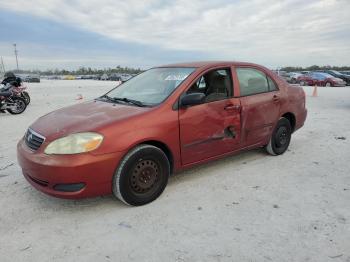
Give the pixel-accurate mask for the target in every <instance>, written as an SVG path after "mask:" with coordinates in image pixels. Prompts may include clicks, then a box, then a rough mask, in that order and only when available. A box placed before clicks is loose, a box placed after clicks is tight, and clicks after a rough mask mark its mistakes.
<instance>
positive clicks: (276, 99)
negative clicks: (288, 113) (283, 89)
mask: <svg viewBox="0 0 350 262" xmlns="http://www.w3.org/2000/svg"><path fill="white" fill-rule="evenodd" d="M272 100H273V101H274V102H279V101H280V98H279V96H278V95H274V96H273V98H272Z"/></svg>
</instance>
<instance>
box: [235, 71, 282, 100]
mask: <svg viewBox="0 0 350 262" xmlns="http://www.w3.org/2000/svg"><path fill="white" fill-rule="evenodd" d="M237 76H238V81H239V86H240V91H241V96H249V95H254V94H259V93H265V92H268V91H269V84H268V82H267V77H266V75H265V74H264V73H263V72H261V71H259V70H256V69H253V68H237ZM275 88H276V86H275Z"/></svg>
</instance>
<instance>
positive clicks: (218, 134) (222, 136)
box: [179, 68, 241, 165]
mask: <svg viewBox="0 0 350 262" xmlns="http://www.w3.org/2000/svg"><path fill="white" fill-rule="evenodd" d="M198 92H201V93H204V94H205V95H206V100H205V103H203V104H200V105H195V106H191V107H187V108H180V109H179V123H180V141H181V159H182V164H183V165H186V164H190V163H194V162H198V161H201V160H204V159H208V158H211V157H214V156H218V155H221V154H224V153H227V152H230V151H234V150H236V149H238V147H239V145H240V129H241V125H240V100H239V98H233V97H232V94H233V87H232V74H231V70H230V69H228V68H224V69H215V70H212V71H209V72H207V73H205V74H203V75H202V76H201V77H199V78H198V79H197V80H196V81H195V83H194V84H192V86H191V87H190V88H189V89H188V90H187V93H198Z"/></svg>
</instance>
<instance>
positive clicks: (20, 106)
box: [7, 97, 27, 115]
mask: <svg viewBox="0 0 350 262" xmlns="http://www.w3.org/2000/svg"><path fill="white" fill-rule="evenodd" d="M11 100H12V101H13V106H11V108H8V109H7V112H9V113H10V114H12V115H18V114H21V113H23V112H24V110H26V108H27V105H26V102H25V101H24V99H23V98H21V97H12V98H11Z"/></svg>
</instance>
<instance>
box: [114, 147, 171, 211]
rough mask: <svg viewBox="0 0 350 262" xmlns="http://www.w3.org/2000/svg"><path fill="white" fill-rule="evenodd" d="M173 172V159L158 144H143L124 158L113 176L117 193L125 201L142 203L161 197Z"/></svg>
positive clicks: (132, 203)
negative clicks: (170, 159)
mask: <svg viewBox="0 0 350 262" xmlns="http://www.w3.org/2000/svg"><path fill="white" fill-rule="evenodd" d="M169 175H170V163H169V160H168V158H167V156H166V155H165V153H164V152H163V151H162V150H161V149H159V148H158V147H155V146H152V145H146V144H142V145H139V146H137V147H135V148H134V149H132V150H131V151H130V152H129V153H127V155H126V156H125V157H124V158H123V159H122V161H121V163H120V165H119V167H118V168H117V170H116V172H115V174H114V176H113V182H112V183H113V184H112V190H113V194H114V196H115V197H117V198H118V199H119V200H121V201H123V202H124V203H125V204H128V205H132V206H141V205H145V204H148V203H150V202H152V201H153V200H155V199H156V198H158V197H159V196H160V195H161V194H162V192H163V191H164V189H165V187H166V185H167V183H168V177H169Z"/></svg>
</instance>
